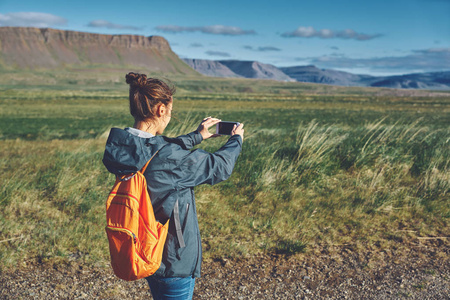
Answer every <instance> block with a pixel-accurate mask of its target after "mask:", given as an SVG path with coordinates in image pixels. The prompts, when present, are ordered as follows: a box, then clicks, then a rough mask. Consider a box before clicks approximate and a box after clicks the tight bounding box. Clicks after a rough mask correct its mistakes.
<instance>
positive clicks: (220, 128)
mask: <svg viewBox="0 0 450 300" xmlns="http://www.w3.org/2000/svg"><path fill="white" fill-rule="evenodd" d="M234 125H236V126H238V125H239V123H238V122H219V123H217V128H216V133H217V134H223V135H231V131H232V130H233V127H234Z"/></svg>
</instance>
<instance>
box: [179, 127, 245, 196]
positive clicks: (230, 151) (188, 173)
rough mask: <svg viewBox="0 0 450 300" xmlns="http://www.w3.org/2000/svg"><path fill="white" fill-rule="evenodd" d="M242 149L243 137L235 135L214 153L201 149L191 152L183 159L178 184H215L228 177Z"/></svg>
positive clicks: (183, 186) (191, 185) (184, 185)
mask: <svg viewBox="0 0 450 300" xmlns="http://www.w3.org/2000/svg"><path fill="white" fill-rule="evenodd" d="M241 149H242V138H241V136H240V135H234V136H232V137H230V139H229V140H228V142H227V143H226V144H225V145H224V146H222V148H220V149H219V150H217V151H216V152H214V153H209V152H207V151H204V150H201V149H197V150H194V151H192V152H190V153H189V154H187V155H186V156H185V157H183V159H182V160H181V165H180V167H181V170H182V176H181V177H180V178H179V182H178V186H180V187H182V188H188V187H194V186H197V185H200V184H203V183H208V184H211V185H213V184H216V183H219V182H221V181H224V180H226V179H228V178H229V177H230V176H231V173H232V172H233V168H234V165H235V163H236V160H237V158H238V156H239V154H240V153H241Z"/></svg>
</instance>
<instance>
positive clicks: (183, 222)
mask: <svg viewBox="0 0 450 300" xmlns="http://www.w3.org/2000/svg"><path fill="white" fill-rule="evenodd" d="M201 141H202V136H201V134H200V133H199V132H198V131H194V132H192V133H189V134H187V135H182V136H179V137H177V138H167V137H164V136H155V137H151V138H142V137H138V136H136V135H133V134H131V133H129V132H128V131H125V130H123V129H119V128H112V129H111V132H110V134H109V137H108V140H107V142H106V148H105V153H104V156H103V164H104V165H105V167H106V168H107V169H108V171H109V172H111V173H113V174H116V175H124V174H130V173H135V172H136V171H138V170H140V169H141V168H142V167H143V166H144V165H145V163H146V162H147V161H148V160H149V159H150V158H151V157H152V156H153V155H154V154H155V153H156V155H155V156H154V157H153V159H152V161H151V162H150V164H149V166H148V167H147V170H146V171H145V173H144V175H145V177H146V179H147V185H148V189H149V193H150V198H151V200H152V204H153V209H154V212H155V217H156V219H157V220H158V221H160V222H161V223H163V224H164V223H165V222H166V221H167V220H169V233H168V235H167V240H166V244H165V246H164V252H163V259H162V263H161V266H160V268H159V269H158V271H157V272H156V273H155V275H157V276H161V277H188V276H193V277H200V268H201V259H202V249H201V240H200V231H199V227H198V219H197V210H196V206H195V197H194V190H193V188H194V187H195V186H197V185H200V184H203V183H208V184H211V185H213V184H216V183H219V182H221V181H223V180H226V179H228V178H229V177H230V175H231V173H232V171H233V168H234V165H235V163H236V160H237V157H238V156H239V153H240V152H241V149H242V138H241V137H240V136H239V135H234V136H232V137H230V138H229V140H228V141H227V143H226V144H225V145H224V146H222V148H220V149H219V150H217V151H216V152H214V153H209V152H206V151H204V150H201V149H196V150H194V151H191V150H190V149H192V147H194V146H195V145H197V144H199V143H201ZM174 211H176V213H174ZM176 215H177V217H175V216H176ZM176 221H178V224H177V226H176V225H175V222H176ZM180 227H181V231H179V232H178V235H177V232H176V229H177V228H178V229H180Z"/></svg>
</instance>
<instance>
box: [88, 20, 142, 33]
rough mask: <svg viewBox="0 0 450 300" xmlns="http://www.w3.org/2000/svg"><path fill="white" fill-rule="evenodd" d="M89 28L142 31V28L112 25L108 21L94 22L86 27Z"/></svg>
mask: <svg viewBox="0 0 450 300" xmlns="http://www.w3.org/2000/svg"><path fill="white" fill-rule="evenodd" d="M87 26H89V27H103V28H108V29H120V30H136V31H137V30H142V29H143V28H142V27H136V26H131V25H121V24H114V23H111V22H109V21H105V20H94V21H91V22H89V24H88V25H87Z"/></svg>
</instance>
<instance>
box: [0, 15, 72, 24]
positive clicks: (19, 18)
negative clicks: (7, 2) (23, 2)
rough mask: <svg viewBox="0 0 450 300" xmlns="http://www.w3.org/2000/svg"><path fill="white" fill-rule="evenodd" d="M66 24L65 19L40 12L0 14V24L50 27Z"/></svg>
mask: <svg viewBox="0 0 450 300" xmlns="http://www.w3.org/2000/svg"><path fill="white" fill-rule="evenodd" d="M55 25H60V26H64V25H67V20H66V19H64V18H62V17H58V16H55V15H52V14H47V13H40V12H16V13H7V14H0V26H21V27H51V26H55Z"/></svg>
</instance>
